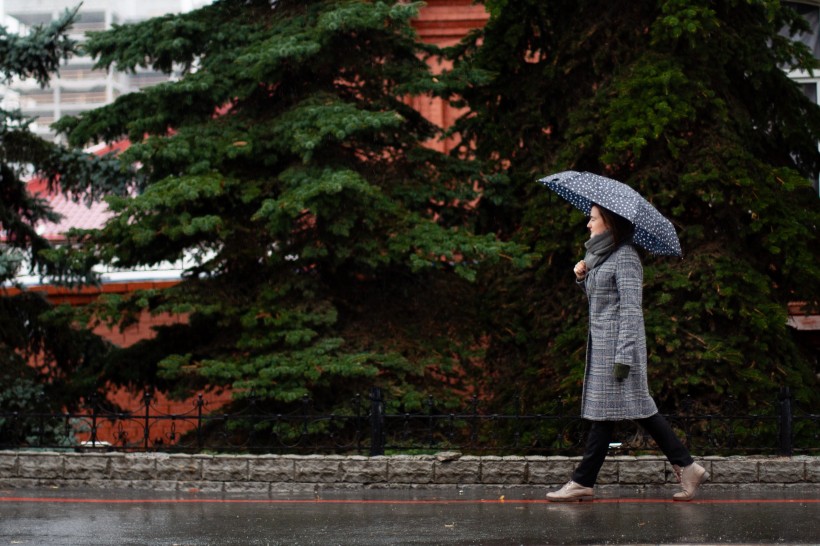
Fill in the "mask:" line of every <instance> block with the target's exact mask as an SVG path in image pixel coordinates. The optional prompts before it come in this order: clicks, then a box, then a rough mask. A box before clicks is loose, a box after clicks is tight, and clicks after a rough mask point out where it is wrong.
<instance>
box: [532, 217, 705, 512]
mask: <svg viewBox="0 0 820 546" xmlns="http://www.w3.org/2000/svg"><path fill="white" fill-rule="evenodd" d="M587 228H589V231H590V239H589V240H588V241H587V242H586V244H585V246H586V249H587V252H586V255H585V256H584V259H583V260H581V261H580V262H578V263H577V264H576V265H575V268H574V272H575V277H576V281H577V282H578V284H579V285H580V286H581V287H582V288H583V289H584V291H585V292H586V294H587V297H588V299H589V337H588V339H587V356H586V371H585V374H584V387H583V394H582V406H581V416H582V417H583V418H584V419H587V420H589V421H591V425H592V426H591V428H590V432H589V437H588V440H587V446H586V450H585V452H584V456H583V459H582V460H581V462H580V464H579V465H578V467H577V468H576V469H575V472H574V473H573V474H572V479H571V480H570V481H569V482H568V483H567V484H566V485H564V486H563V487H562V488H561V489H559V490H558V491H553V492H550V493H548V494H547V499H548V500H551V501H557V502H566V501H579V500H590V499H592V498H593V496H594V493H593V487H594V486H595V482H596V480H597V478H598V472H599V471H600V469H601V466H602V465H603V463H604V459H605V458H606V454H607V450H608V449H609V442H610V439H611V437H612V432H613V429H614V426H615V423H616V422H617V421H622V420H632V421H635V422H637V423H638V424H639V425H640V426H641V427H643V428H644V429H645V430H646V431H647V432H648V433H649V434H650V435H651V436H652V438H653V439H654V440H655V443H657V444H658V447H659V448H660V449H661V450H662V451H663V453H664V455H665V456H666V457H667V459H668V460H669V462H670V463H671V464H672V465H673V468H674V469H675V473H676V475H677V477H678V479H679V481H680V483H681V487H682V491H680V492H678V493H675V495H674V496H673V498H674V499H675V500H679V501H688V500H692V499H693V498H694V497H695V492H696V490H697V488H698V487H699V486H700V484H702V483H703V482H704V481H706V479H708V477H709V474H708V473H707V472H706V470H705V469H704V468H703V467H702V466H700V465H699V464H697V463H695V462H694V459H692V456H691V455H690V454H689V451H688V450H687V449H686V447H685V446H684V445H683V443H681V441H680V440H679V439H678V437H677V436H676V435H675V433H674V432H673V431H672V427H670V426H669V423H668V422H667V421H666V419H664V418H663V416H661V415H660V414H659V413H658V408H657V406H656V405H655V401H654V400H653V399H652V397H651V396H650V395H649V387H648V383H647V376H646V364H647V358H646V335H645V332H644V320H643V309H642V297H643V295H642V291H643V266H642V265H641V259H640V257H639V256H638V252H637V250H636V249H635V247H634V246H633V232H634V226H633V224H632V223H631V222H630V221H629V220H626V219H625V218H622V217H621V216H619V215H617V214H615V213H614V212H611V211H609V210H607V209H605V208H603V207H601V206H598V205H593V206H592V207H591V211H590V215H589V223H588V224H587Z"/></svg>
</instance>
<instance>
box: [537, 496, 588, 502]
mask: <svg viewBox="0 0 820 546" xmlns="http://www.w3.org/2000/svg"><path fill="white" fill-rule="evenodd" d="M547 500H548V501H550V502H590V501H593V500H595V497H593V496H588V497H572V498H564V499H554V498H552V497H547Z"/></svg>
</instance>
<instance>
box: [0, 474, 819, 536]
mask: <svg viewBox="0 0 820 546" xmlns="http://www.w3.org/2000/svg"><path fill="white" fill-rule="evenodd" d="M671 492H672V491H671V490H667V489H660V490H658V489H656V490H649V491H643V492H639V491H635V490H629V489H622V490H610V491H608V492H606V493H604V494H603V495H601V496H600V497H599V498H598V499H596V501H594V502H591V503H573V504H550V503H546V502H545V501H544V500H543V493H544V490H543V489H542V488H538V489H535V488H533V489H526V488H524V489H516V490H509V491H504V490H490V489H472V490H465V491H462V492H458V491H456V490H447V491H424V490H410V491H408V490H401V491H395V490H381V491H379V490H368V491H355V492H340V491H325V492H321V493H320V494H319V495H316V496H314V495H305V494H290V495H286V494H282V495H271V496H264V497H260V496H258V495H257V496H253V495H244V496H243V495H235V494H234V495H214V494H211V495H206V494H200V493H186V494H182V493H165V494H161V493H152V492H146V491H131V490H129V491H99V490H83V489H65V490H5V491H0V545H3V544H29V545H51V544H55V545H64V544H72V545H75V544H76V545H223V544H225V545H227V544H231V545H233V544H236V545H265V544H277V545H279V544H282V545H285V544H287V545H322V546H324V545H333V544H339V545H348V544H349V545H360V544H367V545H369V544H437V545H438V544H441V545H460V544H477V545H510V544H741V543H742V544H820V488H815V489H802V490H788V489H776V490H765V489H755V490H749V489H746V490H734V491H732V490H723V491H721V490H712V491H710V490H708V489H707V491H705V492H704V495H702V497H701V498H700V499H698V500H696V501H695V502H692V503H673V502H671V501H669V495H670V494H671ZM501 495H504V498H503V499H502V498H501Z"/></svg>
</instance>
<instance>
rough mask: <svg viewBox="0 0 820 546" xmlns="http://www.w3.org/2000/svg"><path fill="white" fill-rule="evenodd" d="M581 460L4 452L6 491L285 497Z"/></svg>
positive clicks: (743, 475) (780, 478) (739, 480)
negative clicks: (288, 493) (142, 491)
mask: <svg viewBox="0 0 820 546" xmlns="http://www.w3.org/2000/svg"><path fill="white" fill-rule="evenodd" d="M578 460H579V458H578V457H539V456H532V457H489V456H488V457H476V456H461V455H459V454H453V453H447V454H440V455H438V456H437V455H420V456H403V455H397V456H389V457H361V456H339V455H309V456H295V455H187V454H185V455H183V454H173V455H170V454H164V453H74V452H46V451H0V487H2V488H24V487H54V486H57V487H95V488H109V489H115V488H136V489H155V490H164V491H187V490H193V489H196V490H201V491H225V492H228V491H240V492H241V491H256V492H265V491H280V490H313V489H317V488H325V489H332V488H345V489H350V488H410V487H413V488H419V487H446V486H457V487H461V486H465V485H485V486H500V487H513V486H542V485H543V486H554V485H560V484H563V483H565V482H566V481H567V480H568V479H569V476H570V474H571V472H572V470H573V468H574V467H575V465H576V464H577V463H578ZM699 462H700V463H701V464H702V465H704V466H705V467H706V469H707V470H708V471H709V472H710V473H711V475H712V478H711V479H710V481H709V484H710V485H726V486H733V485H743V484H758V485H761V486H766V485H770V486H771V485H796V484H805V485H809V486H811V485H812V484H817V485H820V457H792V458H785V457H783V458H781V457H705V458H702V459H699ZM674 482H675V476H674V472H673V470H672V467H671V465H669V463H668V462H666V461H665V460H664V459H662V458H659V457H654V456H647V457H631V456H613V457H610V458H608V459H607V462H606V463H605V465H604V467H603V469H602V470H601V474H600V476H599V484H600V485H602V486H607V485H621V486H641V485H647V486H650V485H663V484H671V483H674Z"/></svg>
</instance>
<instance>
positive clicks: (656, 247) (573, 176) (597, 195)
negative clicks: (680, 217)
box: [539, 171, 683, 256]
mask: <svg viewBox="0 0 820 546" xmlns="http://www.w3.org/2000/svg"><path fill="white" fill-rule="evenodd" d="M539 182H541V183H542V184H544V185H545V186H547V187H548V188H549V189H551V190H553V191H555V192H556V193H557V194H558V195H560V196H561V197H563V198H564V199H566V200H567V201H569V202H570V203H572V204H573V205H574V206H575V207H576V208H577V209H579V210H581V211H583V212H584V214H589V212H590V209H592V205H600V206H602V207H604V208H606V209H609V210H611V211H612V212H614V213H615V214H618V215H620V216H623V217H624V218H626V219H627V220H629V221H630V222H632V224H633V225H634V226H635V235H634V236H633V238H632V240H633V241H634V242H635V244H637V245H640V246H642V247H643V248H645V249H646V250H648V251H649V252H651V253H653V254H660V255H662V256H683V252H682V251H681V248H680V241H679V240H678V234H677V233H676V232H675V227H674V226H673V225H672V222H670V221H669V220H668V219H667V218H666V217H665V216H663V215H662V214H661V213H660V212H658V210H657V209H656V208H655V207H654V206H652V204H651V203H649V201H647V200H646V199H644V198H643V196H641V194H639V193H638V192H636V191H635V190H633V189H632V188H630V187H629V186H627V185H626V184H624V183H623V182H618V181H617V180H613V179H612V178H607V177H605V176H600V175H597V174H593V173H587V172H577V171H564V172H560V173H556V174H552V175H549V176H546V177H544V178H542V179H540V180H539Z"/></svg>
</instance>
